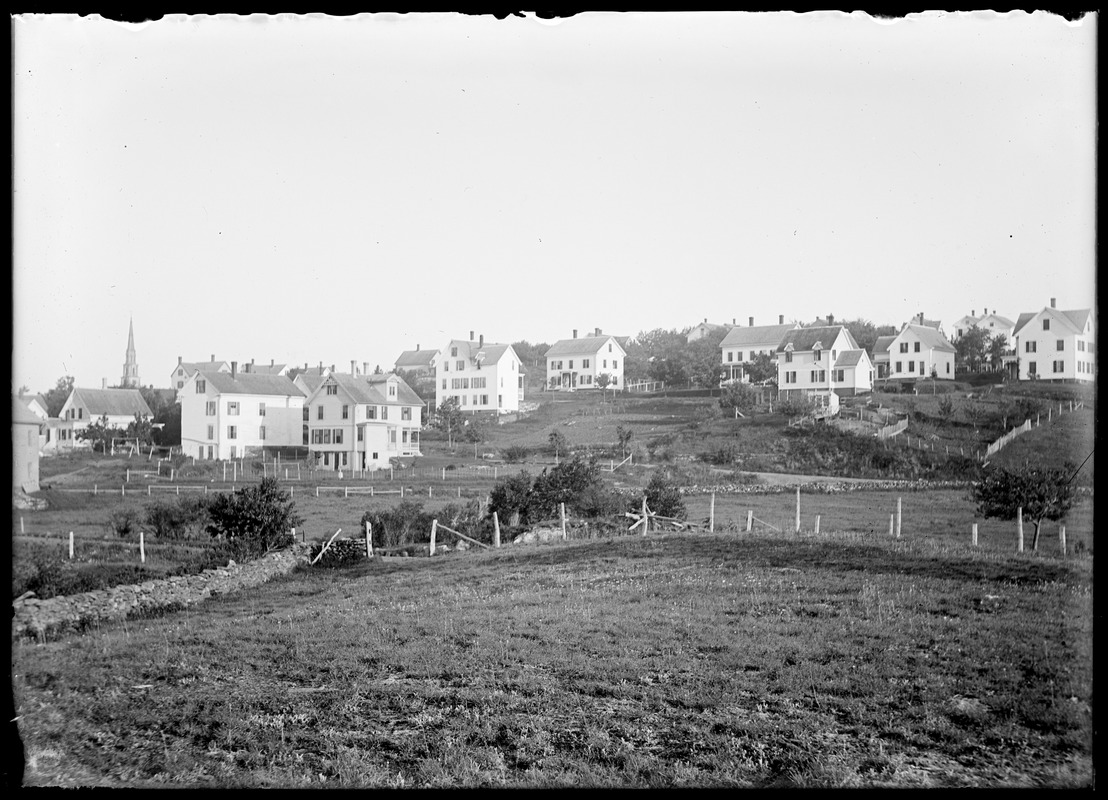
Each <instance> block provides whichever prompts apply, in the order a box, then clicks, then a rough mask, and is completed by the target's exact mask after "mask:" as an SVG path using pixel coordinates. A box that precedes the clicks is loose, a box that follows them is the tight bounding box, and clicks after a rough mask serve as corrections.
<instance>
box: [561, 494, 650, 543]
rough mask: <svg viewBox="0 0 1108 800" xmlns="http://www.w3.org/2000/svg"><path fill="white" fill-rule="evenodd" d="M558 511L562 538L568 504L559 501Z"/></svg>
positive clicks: (564, 532)
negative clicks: (560, 519)
mask: <svg viewBox="0 0 1108 800" xmlns="http://www.w3.org/2000/svg"><path fill="white" fill-rule="evenodd" d="M644 502H645V501H644ZM558 513H559V515H560V516H561V518H562V538H563V539H565V538H566V504H565V503H558Z"/></svg>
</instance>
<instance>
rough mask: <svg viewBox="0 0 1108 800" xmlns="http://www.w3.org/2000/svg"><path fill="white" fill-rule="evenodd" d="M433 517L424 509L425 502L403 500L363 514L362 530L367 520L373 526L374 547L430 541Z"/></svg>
mask: <svg viewBox="0 0 1108 800" xmlns="http://www.w3.org/2000/svg"><path fill="white" fill-rule="evenodd" d="M431 519H432V517H431V515H430V514H429V513H427V512H426V511H424V510H423V503H417V502H415V501H414V500H401V501H400V502H399V503H397V504H396V505H395V506H392V507H391V508H384V509H376V510H372V511H367V512H365V513H364V514H362V530H365V524H366V523H367V522H368V523H369V524H370V525H371V526H372V538H373V546H374V547H397V546H398V545H405V544H412V543H413V542H426V541H428V540H429V539H430V536H431Z"/></svg>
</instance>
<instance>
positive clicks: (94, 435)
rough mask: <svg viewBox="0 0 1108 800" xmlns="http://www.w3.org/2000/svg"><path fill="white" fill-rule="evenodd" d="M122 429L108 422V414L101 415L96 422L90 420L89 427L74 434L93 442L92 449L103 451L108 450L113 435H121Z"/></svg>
mask: <svg viewBox="0 0 1108 800" xmlns="http://www.w3.org/2000/svg"><path fill="white" fill-rule="evenodd" d="M120 433H121V431H120V430H119V429H118V428H115V427H112V426H111V425H109V424H108V415H107V414H105V415H104V416H102V417H100V419H98V420H96V421H95V422H90V423H89V424H88V426H87V427H85V428H81V429H80V430H79V431H77V432H76V433H74V434H73V435H74V436H75V437H76V438H77V439H78V440H79V441H82V442H91V443H92V449H93V450H94V451H95V450H99V451H100V452H101V453H106V452H108V445H109V444H110V443H111V440H112V437H114V436H119V435H120Z"/></svg>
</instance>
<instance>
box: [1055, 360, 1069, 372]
mask: <svg viewBox="0 0 1108 800" xmlns="http://www.w3.org/2000/svg"><path fill="white" fill-rule="evenodd" d="M1054 371H1055V372H1065V371H1066V362H1065V361H1055V362H1054Z"/></svg>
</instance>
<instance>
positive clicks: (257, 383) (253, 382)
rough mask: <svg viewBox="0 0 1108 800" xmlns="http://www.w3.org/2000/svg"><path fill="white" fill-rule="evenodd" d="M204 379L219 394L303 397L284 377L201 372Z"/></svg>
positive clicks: (248, 373) (297, 388)
mask: <svg viewBox="0 0 1108 800" xmlns="http://www.w3.org/2000/svg"><path fill="white" fill-rule="evenodd" d="M198 377H199V378H203V379H204V380H206V381H207V382H208V385H209V386H210V387H211V388H212V390H214V391H215V392H217V393H218V394H260V395H272V396H277V397H303V396H304V393H303V392H302V391H300V388H299V387H298V386H297V385H296V384H295V383H293V382H292V381H291V380H289V378H287V377H286V376H284V375H258V374H256V373H253V372H238V373H236V374H235V377H231V373H229V372H207V371H204V370H201V371H200V373H199V375H198Z"/></svg>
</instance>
